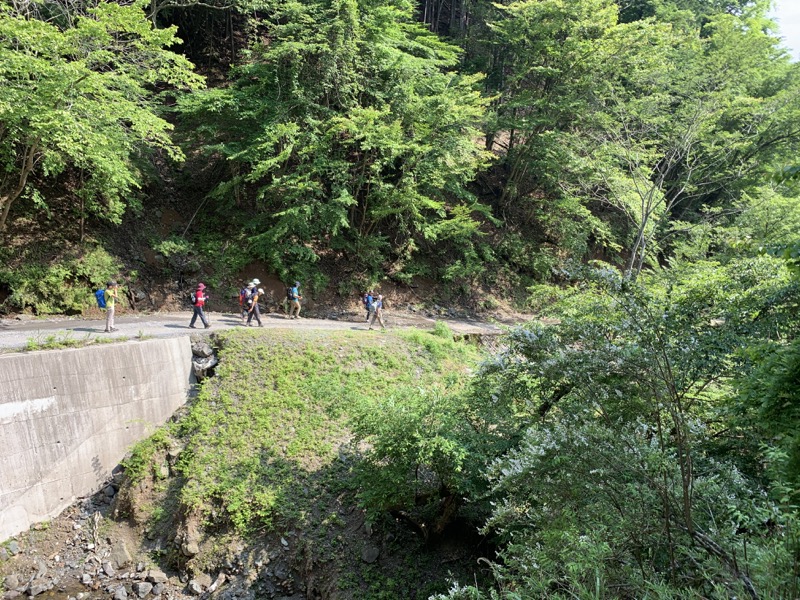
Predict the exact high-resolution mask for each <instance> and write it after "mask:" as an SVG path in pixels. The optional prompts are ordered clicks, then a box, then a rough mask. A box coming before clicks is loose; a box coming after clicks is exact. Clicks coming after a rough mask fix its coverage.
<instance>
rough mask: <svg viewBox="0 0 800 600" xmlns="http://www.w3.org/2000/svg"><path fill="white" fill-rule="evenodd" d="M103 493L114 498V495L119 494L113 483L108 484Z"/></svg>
mask: <svg viewBox="0 0 800 600" xmlns="http://www.w3.org/2000/svg"><path fill="white" fill-rule="evenodd" d="M103 493H104V494H105V495H106V496H107V497H108V498H113V497H114V496H116V495H117V490H115V489H114V486H113V485H107V486H106V487H104V488H103Z"/></svg>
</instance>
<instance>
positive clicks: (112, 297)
mask: <svg viewBox="0 0 800 600" xmlns="http://www.w3.org/2000/svg"><path fill="white" fill-rule="evenodd" d="M103 296H105V299H106V329H105V333H111V332H112V331H116V330H117V328H116V327H114V308H115V307H116V305H117V282H116V281H114V280H113V279H112V280H111V281H109V282H108V283H107V284H106V291H105V292H104V293H103Z"/></svg>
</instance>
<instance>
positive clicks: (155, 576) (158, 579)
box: [147, 569, 169, 583]
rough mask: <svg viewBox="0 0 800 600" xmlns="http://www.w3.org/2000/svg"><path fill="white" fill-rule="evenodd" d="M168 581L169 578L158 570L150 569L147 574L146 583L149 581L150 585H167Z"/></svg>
mask: <svg viewBox="0 0 800 600" xmlns="http://www.w3.org/2000/svg"><path fill="white" fill-rule="evenodd" d="M168 579H169V578H168V577H167V575H166V573H164V571H159V570H158V569H150V570H149V571H148V572H147V581H149V582H150V583H167V580H168Z"/></svg>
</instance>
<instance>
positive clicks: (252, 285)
mask: <svg viewBox="0 0 800 600" xmlns="http://www.w3.org/2000/svg"><path fill="white" fill-rule="evenodd" d="M254 287H256V284H255V283H253V282H252V281H251V282H250V283H248V284H247V289H248V290H252V289H253V288H254Z"/></svg>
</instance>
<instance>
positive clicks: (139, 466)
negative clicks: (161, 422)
mask: <svg viewBox="0 0 800 600" xmlns="http://www.w3.org/2000/svg"><path fill="white" fill-rule="evenodd" d="M172 435H173V432H172V431H171V428H170V427H169V426H164V427H160V428H158V429H156V430H155V432H153V434H151V435H150V436H149V437H147V438H145V439H143V440H142V441H140V442H137V443H136V444H135V445H134V447H133V448H132V449H131V451H130V452H129V453H128V455H127V456H126V457H125V459H123V461H122V463H121V464H122V466H123V468H124V469H125V474H126V475H127V477H128V479H129V481H130V482H131V483H132V484H134V485H135V484H137V483H139V482H140V481H142V479H144V478H145V476H146V475H148V473H150V470H151V469H155V468H156V467H155V466H154V464H153V457H154V455H155V454H156V452H158V451H161V450H166V449H167V448H169V447H170V444H171V441H172Z"/></svg>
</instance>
